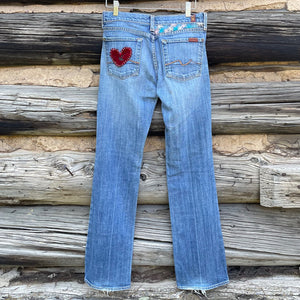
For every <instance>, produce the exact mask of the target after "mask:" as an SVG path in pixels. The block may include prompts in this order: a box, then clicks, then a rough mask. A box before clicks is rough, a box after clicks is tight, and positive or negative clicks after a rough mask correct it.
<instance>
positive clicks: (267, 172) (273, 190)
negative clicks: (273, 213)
mask: <svg viewBox="0 0 300 300" xmlns="http://www.w3.org/2000/svg"><path fill="white" fill-rule="evenodd" d="M260 204H261V205H263V206H266V207H284V208H300V167H299V164H291V163H289V162H288V161H287V163H286V164H276V165H268V166H263V167H262V168H261V169H260Z"/></svg>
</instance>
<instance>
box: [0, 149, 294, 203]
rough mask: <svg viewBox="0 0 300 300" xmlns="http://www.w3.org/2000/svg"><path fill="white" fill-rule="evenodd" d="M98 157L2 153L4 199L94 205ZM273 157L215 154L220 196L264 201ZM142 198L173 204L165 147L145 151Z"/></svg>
mask: <svg viewBox="0 0 300 300" xmlns="http://www.w3.org/2000/svg"><path fill="white" fill-rule="evenodd" d="M94 158H95V154H94V153H91V152H75V151H55V152H34V151H27V150H17V151H14V152H12V153H0V190H1V194H0V203H1V204H23V205H26V204H37V203H39V204H41V203H45V204H63V203H64V204H70V203H72V204H79V205H82V204H84V205H86V204H89V202H90V197H91V190H92V178H93V168H94ZM274 161H277V163H278V162H280V157H278V155H276V154H270V153H253V154H252V153H250V154H249V153H245V154H244V155H237V156H235V155H233V156H230V155H220V154H218V153H215V154H214V166H215V177H216V184H217V190H218V197H219V201H220V202H223V203H224V202H227V203H228V202H229V203H232V202H245V203H256V202H259V169H260V166H261V165H266V164H269V163H271V164H272V162H274ZM284 161H285V158H281V162H284ZM291 161H293V162H294V163H295V164H296V163H297V164H299V162H300V159H299V158H297V157H294V158H291ZM138 202H139V203H140V204H166V203H168V198H167V184H166V168H165V153H164V150H156V151H150V152H145V153H144V155H143V162H142V168H141V179H140V182H139V196H138Z"/></svg>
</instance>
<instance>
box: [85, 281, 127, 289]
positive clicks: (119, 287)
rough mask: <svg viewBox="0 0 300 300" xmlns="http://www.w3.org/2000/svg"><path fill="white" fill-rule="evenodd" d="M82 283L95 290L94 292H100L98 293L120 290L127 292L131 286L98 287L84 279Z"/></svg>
mask: <svg viewBox="0 0 300 300" xmlns="http://www.w3.org/2000/svg"><path fill="white" fill-rule="evenodd" d="M84 281H85V282H86V283H87V284H88V285H89V286H91V287H92V288H94V289H96V290H100V291H108V292H109V291H122V290H127V289H130V287H131V285H130V284H129V285H125V286H115V287H100V286H97V285H95V284H93V283H91V282H90V281H89V280H88V279H86V278H84Z"/></svg>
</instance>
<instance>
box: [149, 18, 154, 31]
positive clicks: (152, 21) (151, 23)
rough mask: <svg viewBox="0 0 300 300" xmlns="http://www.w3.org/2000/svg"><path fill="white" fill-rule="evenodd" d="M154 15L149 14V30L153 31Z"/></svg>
mask: <svg viewBox="0 0 300 300" xmlns="http://www.w3.org/2000/svg"><path fill="white" fill-rule="evenodd" d="M154 17H155V16H154V15H150V31H154Z"/></svg>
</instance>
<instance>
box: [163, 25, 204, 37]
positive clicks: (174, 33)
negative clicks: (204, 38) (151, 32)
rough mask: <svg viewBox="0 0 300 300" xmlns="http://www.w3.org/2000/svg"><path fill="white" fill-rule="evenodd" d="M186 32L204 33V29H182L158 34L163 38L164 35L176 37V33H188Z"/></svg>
mask: <svg viewBox="0 0 300 300" xmlns="http://www.w3.org/2000/svg"><path fill="white" fill-rule="evenodd" d="M188 32H205V29H204V28H203V27H202V26H200V27H197V28H184V29H182V30H176V31H172V32H162V33H159V34H158V35H159V36H164V35H176V34H177V33H188Z"/></svg>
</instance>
